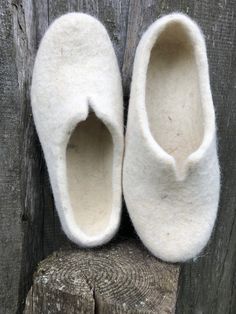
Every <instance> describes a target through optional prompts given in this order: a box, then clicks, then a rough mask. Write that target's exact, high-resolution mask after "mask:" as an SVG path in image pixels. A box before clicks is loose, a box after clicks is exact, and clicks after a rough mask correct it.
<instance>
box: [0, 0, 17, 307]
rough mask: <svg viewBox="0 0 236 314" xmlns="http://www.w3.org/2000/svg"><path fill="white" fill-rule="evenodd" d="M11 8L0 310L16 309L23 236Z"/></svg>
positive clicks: (2, 87)
mask: <svg viewBox="0 0 236 314" xmlns="http://www.w3.org/2000/svg"><path fill="white" fill-rule="evenodd" d="M11 10H12V8H11V6H10V5H9V3H8V1H1V6H0V309H3V311H4V312H3V313H14V311H15V310H16V308H17V297H16V296H17V294H18V284H19V280H20V262H21V261H20V259H21V241H22V234H21V228H20V222H21V218H22V216H21V206H20V202H21V200H20V161H19V158H18V156H19V154H20V152H21V149H20V147H19V138H20V125H19V122H20V105H19V101H18V100H19V91H18V89H19V82H18V75H17V65H16V62H14V60H15V47H14V41H13V37H14V25H13V23H12V11H11Z"/></svg>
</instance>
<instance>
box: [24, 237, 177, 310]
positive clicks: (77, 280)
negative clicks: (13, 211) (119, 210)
mask: <svg viewBox="0 0 236 314" xmlns="http://www.w3.org/2000/svg"><path fill="white" fill-rule="evenodd" d="M178 274H179V267H178V266H172V265H169V264H166V263H162V262H159V261H158V260H157V259H156V258H154V257H152V256H151V255H150V254H149V253H147V251H146V250H145V249H144V248H143V247H142V246H141V245H140V244H138V245H137V243H136V241H130V240H125V239H123V240H120V241H118V242H116V243H113V244H111V245H108V246H106V247H105V248H102V249H96V250H78V251H72V252H70V251H68V252H60V253H55V254H54V255H52V256H50V257H49V258H47V259H46V260H44V261H43V262H41V263H40V265H39V268H38V271H37V273H36V274H35V276H34V283H33V286H32V288H31V290H30V292H29V294H28V297H27V301H26V309H25V314H41V313H65V314H66V313H101V314H111V313H133V314H135V313H139V314H141V313H150V314H151V313H153V314H154V313H155V314H158V313H160V314H165V313H166V314H167V313H173V311H174V309H175V301H176V291H177V284H178Z"/></svg>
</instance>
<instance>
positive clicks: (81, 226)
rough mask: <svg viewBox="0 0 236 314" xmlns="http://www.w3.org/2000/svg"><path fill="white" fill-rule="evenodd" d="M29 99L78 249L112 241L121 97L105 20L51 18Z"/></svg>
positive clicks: (118, 195) (57, 198)
mask: <svg viewBox="0 0 236 314" xmlns="http://www.w3.org/2000/svg"><path fill="white" fill-rule="evenodd" d="M31 103H32V109H33V116H34V121H35V125H36V129H37V132H38V135H39V139H40V142H41V145H42V148H43V152H44V156H45V159H46V163H47V168H48V172H49V177H50V182H51V186H52V191H53V195H54V200H55V204H56V208H57V211H58V214H59V217H60V221H61V224H62V227H63V230H64V232H65V233H66V234H67V236H68V237H69V238H70V239H71V240H72V241H73V242H75V243H77V244H78V245H80V246H86V247H92V246H96V245H101V244H103V243H105V242H107V241H108V240H110V239H111V237H112V236H113V235H114V234H115V232H116V231H117V229H118V226H119V222H120V215H121V166H122V158H123V96H122V86H121V77H120V72H119V67H118V64H117V59H116V56H115V52H114V49H113V47H112V43H111V41H110V39H109V36H108V34H107V31H106V30H105V28H104V26H103V25H102V24H101V23H100V22H99V21H97V20H96V19H95V18H93V17H91V16H89V15H86V14H82V13H69V14H66V15H64V16H62V17H60V18H59V19H57V20H56V21H55V22H53V24H52V25H51V26H50V27H49V29H48V30H47V32H46V34H45V36H44V37H43V39H42V42H41V44H40V47H39V50H38V53H37V56H36V61H35V65H34V70H33V79H32V87H31Z"/></svg>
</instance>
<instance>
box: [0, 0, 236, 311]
mask: <svg viewBox="0 0 236 314" xmlns="http://www.w3.org/2000/svg"><path fill="white" fill-rule="evenodd" d="M68 11H82V12H87V13H90V14H91V15H94V16H97V17H98V18H99V19H100V20H101V21H102V22H103V23H104V24H105V26H106V27H107V29H108V32H109V34H110V36H111V39H112V41H113V44H114V47H115V50H116V53H117V57H118V60H119V64H120V69H121V72H122V76H123V87H124V101H125V106H126V108H127V104H128V98H129V86H130V80H131V73H132V64H133V59H134V54H135V49H136V46H137V44H138V41H139V38H140V36H141V35H142V33H143V32H144V31H145V30H146V28H147V27H148V26H149V24H150V23H152V22H153V21H154V20H155V19H156V18H158V17H159V16H161V15H163V14H166V13H169V12H173V11H182V12H185V13H187V14H188V15H189V16H191V17H192V18H194V19H195V20H196V21H197V22H198V23H199V24H200V25H201V27H202V29H203V31H204V33H205V36H206V43H207V48H208V56H209V64H210V76H211V84H212V92H213V98H214V104H215V107H216V113H217V122H218V135H219V156H220V164H221V173H222V189H221V201H220V208H219V215H218V220H217V225H216V228H215V232H214V234H213V236H212V240H211V242H210V244H209V245H208V247H207V249H206V250H205V251H204V252H203V253H202V255H201V256H200V257H199V258H198V259H197V260H195V261H193V262H191V263H188V264H184V265H182V266H181V273H180V279H179V291H178V300H177V307H176V312H177V313H179V314H185V313H187V314H189V313H196V314H198V313H199V314H200V313H204V314H205V313H206V314H210V313H214V314H226V313H232V314H233V313H236V193H235V192H236V191H235V190H236V188H235V186H236V2H235V1H234V0H217V1H216V0H213V1H207V0H197V1H194V0H173V1H171V0H146V1H144V0H143V1H141V0H123V1H118V0H101V1H98V0H90V1H89V0H87V1H86V0H40V1H37V0H1V2H0V313H3V314H5V313H7V314H8V313H10V314H12V313H17V312H18V313H20V312H21V311H22V308H23V305H24V299H25V296H26V293H27V291H28V289H29V287H30V285H31V283H32V273H33V271H34V270H35V267H36V265H37V263H38V262H39V261H40V260H42V259H44V258H45V257H46V256H48V255H49V254H50V253H51V252H53V251H54V250H57V249H59V248H63V247H68V246H70V245H71V244H70V243H69V242H68V241H67V240H66V238H65V237H64V235H63V234H62V232H61V229H60V224H59V222H58V218H57V215H56V212H55V209H54V206H53V198H52V194H51V191H50V186H49V182H48V176H47V170H46V167H45V163H44V160H43V156H42V152H41V148H40V145H39V142H38V138H37V136H36V133H35V128H34V124H33V120H32V114H31V108H30V97H29V89H30V81H31V74H32V67H33V62H34V57H35V53H36V51H37V48H38V45H39V42H40V39H41V38H42V36H43V34H44V32H45V31H46V29H47V27H48V25H49V24H50V23H51V22H52V21H53V20H54V19H55V18H56V17H58V16H60V15H61V14H64V13H66V12H68ZM206 188H207V187H206ZM124 215H125V216H126V215H127V214H126V212H125V213H124ZM126 218H127V217H126ZM120 232H121V233H123V234H125V235H126V236H127V235H128V234H132V236H133V232H132V227H131V225H130V222H129V221H128V220H127V219H125V222H124V225H123V226H122V228H121V231H120Z"/></svg>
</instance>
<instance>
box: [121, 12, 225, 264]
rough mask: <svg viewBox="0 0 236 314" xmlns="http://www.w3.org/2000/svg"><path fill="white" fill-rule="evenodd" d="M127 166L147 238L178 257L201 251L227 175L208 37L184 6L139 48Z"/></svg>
mask: <svg viewBox="0 0 236 314" xmlns="http://www.w3.org/2000/svg"><path fill="white" fill-rule="evenodd" d="M123 171H124V172H123V178H124V179H123V185H124V196H125V201H126V204H127V207H128V211H129V214H130V217H131V219H132V221H133V224H134V227H135V229H136V231H137V233H138V235H139V237H140V238H141V240H142V241H143V243H144V244H145V246H146V247H147V248H148V249H149V250H150V251H151V252H152V253H153V254H154V255H155V256H157V257H159V258H161V259H163V260H166V261H171V262H178V261H186V260H188V259H190V258H193V257H195V256H196V255H197V254H199V253H200V251H201V250H202V249H203V247H204V246H205V245H206V243H207V242H208V240H209V237H210V235H211V232H212V229H213V226H214V222H215V219H216V214H217V207H218V199H219V187H220V175H219V165H218V157H217V150H216V130H215V113H214V108H213V103H212V96H211V90H210V83H209V74H208V62H207V55H206V48H205V42H204V39H203V35H202V33H201V31H200V29H199V28H198V26H197V25H196V24H195V23H194V22H193V21H192V20H191V19H190V18H188V17H187V16H185V15H183V14H179V13H173V14H170V15H168V16H165V17H163V18H161V19H159V20H158V21H156V22H155V23H153V24H152V25H151V26H150V28H149V29H148V30H147V31H146V33H145V34H144V35H143V37H142V39H141V41H140V43H139V46H138V48H137V52H136V56H135V62H134V69H133V79H132V87H131V99H130V106H129V113H128V126H127V135H126V151H125V159H124V170H123Z"/></svg>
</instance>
